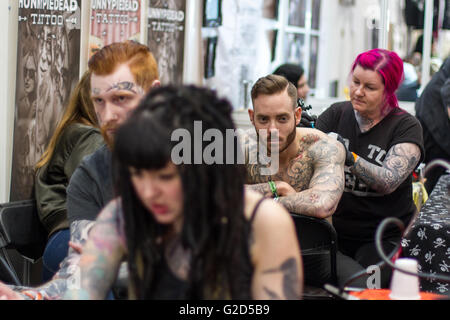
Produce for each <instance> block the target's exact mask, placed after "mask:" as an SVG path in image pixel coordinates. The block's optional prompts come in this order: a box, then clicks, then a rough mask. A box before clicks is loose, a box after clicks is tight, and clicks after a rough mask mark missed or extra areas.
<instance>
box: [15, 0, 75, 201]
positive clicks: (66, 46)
mask: <svg viewBox="0 0 450 320" xmlns="http://www.w3.org/2000/svg"><path fill="white" fill-rule="evenodd" d="M80 36H81V0H61V1H32V0H19V26H18V44H17V80H16V97H15V104H16V106H15V117H14V140H13V162H12V176H11V196H10V200H11V201H14V200H22V199H29V198H32V191H33V181H34V166H35V164H36V162H37V161H38V160H39V158H40V156H41V155H42V152H43V151H44V149H45V147H46V146H47V143H48V141H49V140H50V137H51V135H52V134H53V131H54V129H55V127H56V124H57V122H58V121H59V118H60V116H61V115H62V112H63V110H64V107H65V106H66V104H67V102H68V99H69V95H70V92H71V90H72V88H73V87H74V86H75V85H76V83H77V81H78V77H79V66H80V62H79V60H80V56H79V53H80Z"/></svg>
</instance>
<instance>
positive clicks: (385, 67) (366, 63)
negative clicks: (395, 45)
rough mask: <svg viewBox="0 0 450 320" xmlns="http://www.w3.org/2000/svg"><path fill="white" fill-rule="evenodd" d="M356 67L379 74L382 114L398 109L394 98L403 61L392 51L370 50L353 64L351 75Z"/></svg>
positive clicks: (400, 80)
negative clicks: (382, 92)
mask: <svg viewBox="0 0 450 320" xmlns="http://www.w3.org/2000/svg"><path fill="white" fill-rule="evenodd" d="M357 66H361V67H362V68H363V69H365V70H373V71H376V72H378V74H380V76H381V78H382V79H383V83H384V104H383V106H382V107H381V112H382V114H387V113H388V112H389V111H391V110H392V109H395V108H399V106H398V100H397V97H396V96H395V91H397V89H398V87H399V85H400V83H401V82H402V81H403V77H404V75H403V61H402V59H400V57H399V56H398V54H396V53H395V52H394V51H388V50H384V49H372V50H369V51H366V52H363V53H361V54H359V55H358V57H356V59H355V61H354V62H353V66H352V71H351V73H350V74H351V75H353V71H354V70H355V68H356V67H357Z"/></svg>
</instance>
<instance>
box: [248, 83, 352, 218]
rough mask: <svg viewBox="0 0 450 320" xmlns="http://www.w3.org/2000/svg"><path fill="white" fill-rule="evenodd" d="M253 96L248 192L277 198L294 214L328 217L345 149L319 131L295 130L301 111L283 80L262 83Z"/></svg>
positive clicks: (294, 93)
mask: <svg viewBox="0 0 450 320" xmlns="http://www.w3.org/2000/svg"><path fill="white" fill-rule="evenodd" d="M251 94H252V101H253V110H249V116H250V120H251V122H252V123H253V125H254V127H255V130H253V129H252V130H249V131H248V135H246V136H245V137H244V141H243V143H244V145H245V154H246V166H247V179H248V181H247V183H248V185H247V187H248V188H250V189H253V190H255V191H258V192H260V193H262V194H263V195H265V196H269V197H270V196H275V195H276V196H277V200H278V201H279V202H280V203H281V204H283V205H284V207H285V208H286V209H287V210H288V211H290V212H292V213H299V214H304V215H308V216H314V217H318V218H328V217H330V216H331V215H332V214H333V212H334V210H335V209H336V206H337V204H338V201H339V199H340V197H341V195H342V191H343V189H344V158H345V152H344V148H343V147H342V145H340V144H339V143H336V141H335V140H333V139H331V138H329V137H328V136H327V135H325V134H324V133H323V132H321V131H319V130H315V129H310V128H297V127H296V125H297V124H298V123H299V122H300V119H301V108H299V107H298V106H297V90H296V88H295V86H294V85H292V84H291V83H290V82H288V81H287V79H286V78H284V77H281V76H277V75H268V76H266V77H263V78H260V79H259V80H258V81H257V82H256V83H255V85H254V86H253V88H252V93H251ZM275 135H276V136H275ZM264 155H267V156H268V157H269V159H268V160H269V161H268V162H266V163H264ZM277 160H278V161H277ZM271 168H274V169H275V170H270V169H271ZM276 169H278V170H276ZM269 171H272V172H269Z"/></svg>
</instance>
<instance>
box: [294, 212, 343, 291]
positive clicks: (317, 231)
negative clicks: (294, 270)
mask: <svg viewBox="0 0 450 320" xmlns="http://www.w3.org/2000/svg"><path fill="white" fill-rule="evenodd" d="M291 217H292V219H293V220H294V223H295V228H296V231H297V237H298V241H299V244H300V249H301V252H302V257H303V259H304V260H305V257H306V256H312V255H329V257H330V282H331V283H333V284H336V283H337V269H336V254H337V234H336V230H335V229H334V227H333V226H332V225H331V224H330V223H329V222H328V221H327V220H325V219H318V218H314V217H310V216H305V215H299V214H295V213H291Z"/></svg>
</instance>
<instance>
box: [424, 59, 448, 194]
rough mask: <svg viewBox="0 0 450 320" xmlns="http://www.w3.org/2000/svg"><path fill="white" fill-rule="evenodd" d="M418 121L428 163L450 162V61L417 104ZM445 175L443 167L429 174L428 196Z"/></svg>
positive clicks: (426, 184)
mask: <svg viewBox="0 0 450 320" xmlns="http://www.w3.org/2000/svg"><path fill="white" fill-rule="evenodd" d="M416 117H417V119H419V121H420V124H421V125H422V128H423V138H424V141H425V162H426V163H429V162H431V161H432V160H434V159H444V160H447V161H450V58H447V59H446V60H445V61H444V63H443V65H442V66H441V69H440V70H439V71H438V72H437V73H436V74H434V75H433V78H432V79H431V81H430V82H429V83H428V85H427V86H426V87H425V90H424V91H423V92H422V94H421V96H420V98H419V100H417V102H416ZM444 173H445V169H444V168H442V167H435V168H432V169H430V170H429V171H428V172H427V175H426V177H425V178H426V179H427V180H426V181H425V188H426V189H427V192H428V193H431V191H433V188H434V186H435V185H436V183H437V181H438V180H439V177H440V176H441V175H442V174H444Z"/></svg>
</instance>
